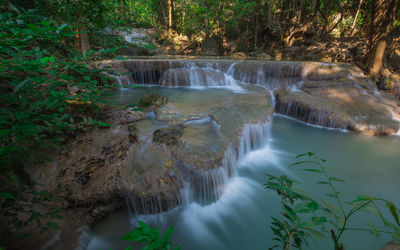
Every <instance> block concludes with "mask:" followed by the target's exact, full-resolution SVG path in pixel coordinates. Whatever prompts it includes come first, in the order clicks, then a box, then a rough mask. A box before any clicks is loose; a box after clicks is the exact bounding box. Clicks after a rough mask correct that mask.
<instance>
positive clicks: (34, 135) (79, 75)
mask: <svg viewBox="0 0 400 250" xmlns="http://www.w3.org/2000/svg"><path fill="white" fill-rule="evenodd" d="M133 28H134V29H138V30H149V31H150V32H151V34H152V40H151V41H149V43H148V44H144V45H143V44H130V43H128V42H127V41H125V39H124V36H123V35H121V34H123V33H124V32H129V30H131V29H133ZM153 55H156V56H171V55H173V56H177V57H178V56H214V57H229V58H233V59H245V58H255V59H260V60H276V61H318V62H327V63H331V62H332V63H335V62H339V63H340V62H344V63H352V64H354V65H356V66H358V67H359V68H360V69H361V70H362V71H363V72H364V73H365V74H366V75H368V76H369V77H370V78H371V79H372V80H373V81H374V82H375V84H376V86H377V87H378V88H379V89H380V90H382V91H383V92H386V93H389V94H392V95H394V96H395V97H396V98H397V99H398V98H399V97H400V1H398V0H307V1H306V0H282V1H277V0H229V1H218V0H197V1H194V0H0V147H1V148H0V175H1V176H0V183H1V184H0V187H1V192H0V211H1V215H0V218H1V225H2V228H1V229H0V232H1V238H0V249H2V248H1V246H9V245H10V242H15V241H16V238H17V237H20V236H21V235H22V236H23V237H25V236H26V237H27V236H28V234H27V232H30V231H32V227H34V228H35V229H34V230H37V231H43V232H45V231H47V230H50V229H58V225H57V224H56V223H53V222H52V219H60V218H61V215H60V213H61V209H60V207H62V201H59V200H58V199H57V195H56V194H55V193H54V192H53V191H54V190H46V188H43V187H42V186H41V184H40V183H36V182H35V181H33V178H31V177H32V173H33V172H34V171H33V170H32V169H35V168H37V167H39V166H41V165H43V164H48V162H49V159H50V158H51V156H52V154H54V153H55V152H62V151H63V150H64V148H65V145H66V144H67V143H68V142H69V141H71V140H74V139H76V138H78V137H79V136H80V135H81V134H83V133H85V132H87V131H90V130H92V129H93V128H98V127H100V128H107V127H110V126H111V125H110V124H108V120H107V119H106V118H107V114H108V112H109V111H110V110H114V111H115V110H117V109H118V108H120V107H114V106H112V105H109V104H105V103H104V100H103V98H102V96H103V94H104V93H105V92H106V91H107V90H110V89H113V88H115V87H116V86H117V83H116V82H115V77H114V75H115V74H116V73H115V72H113V71H112V70H110V69H107V68H99V67H96V65H97V63H98V62H100V61H103V60H111V59H116V58H117V59H120V58H123V57H130V58H132V57H135V56H145V57H146V56H153ZM58 188H59V190H56V193H57V192H65V190H68V187H66V186H63V185H62V184H60V186H59V187H58ZM32 204H38V205H32ZM48 204H51V205H48ZM60 204H61V205H60ZM39 205H40V206H42V207H46V209H39V210H35V208H37V206H39ZM21 214H22V215H21ZM42 220H44V221H45V222H42ZM32 224H34V226H32ZM10 246H11V248H13V247H15V246H13V245H12V244H11V245H10Z"/></svg>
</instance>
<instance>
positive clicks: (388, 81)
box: [378, 70, 400, 98]
mask: <svg viewBox="0 0 400 250" xmlns="http://www.w3.org/2000/svg"><path fill="white" fill-rule="evenodd" d="M378 87H379V88H380V89H382V90H384V91H385V92H387V93H390V94H392V95H394V96H396V97H397V98H400V74H395V73H391V72H390V71H388V70H385V72H384V73H383V76H382V78H381V80H380V82H379V84H378Z"/></svg>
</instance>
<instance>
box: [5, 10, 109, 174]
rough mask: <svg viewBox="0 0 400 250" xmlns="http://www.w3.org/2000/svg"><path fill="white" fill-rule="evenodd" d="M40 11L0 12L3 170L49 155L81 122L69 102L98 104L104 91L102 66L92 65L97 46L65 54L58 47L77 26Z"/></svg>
mask: <svg viewBox="0 0 400 250" xmlns="http://www.w3.org/2000/svg"><path fill="white" fill-rule="evenodd" d="M35 14H36V13H35V11H27V12H24V13H2V14H0V86H1V89H0V100H1V102H0V146H1V148H0V166H1V168H0V172H1V173H4V172H7V171H13V172H14V171H15V170H16V169H23V168H25V167H29V166H33V165H35V164H38V163H40V162H42V161H43V160H45V159H46V152H47V150H48V149H50V148H52V149H53V148H58V147H59V146H60V145H61V143H62V142H63V141H64V140H65V135H66V134H68V133H70V132H71V131H74V130H75V129H76V127H77V123H78V122H79V121H76V120H75V119H74V118H72V117H71V115H70V114H69V113H68V112H67V111H68V107H69V106H71V105H73V104H90V105H94V106H96V104H97V103H98V102H99V101H100V99H99V97H100V96H99V95H100V94H101V92H102V91H101V89H100V88H99V85H100V84H103V81H102V80H104V78H103V77H102V76H101V74H100V73H101V71H100V70H97V69H93V68H90V67H88V66H87V65H88V64H90V62H91V56H93V55H94V52H93V51H91V52H89V53H87V54H84V55H79V54H77V53H75V52H74V51H73V49H71V50H70V51H64V52H63V54H67V55H68V56H65V55H64V56H63V55H62V54H61V53H60V49H59V47H60V46H62V44H66V43H67V42H68V41H69V40H71V39H73V38H74V36H75V33H74V32H73V31H72V28H71V27H69V26H68V25H66V24H61V25H59V24H56V23H53V22H50V21H48V20H46V19H42V20H41V21H35V20H37V18H36V17H35ZM31 21H32V22H31ZM104 87H108V86H107V85H106V86H104Z"/></svg>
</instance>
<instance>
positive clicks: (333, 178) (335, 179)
mask: <svg viewBox="0 0 400 250" xmlns="http://www.w3.org/2000/svg"><path fill="white" fill-rule="evenodd" d="M328 179H329V180H331V181H337V182H346V181H345V180H343V179H339V178H336V177H328Z"/></svg>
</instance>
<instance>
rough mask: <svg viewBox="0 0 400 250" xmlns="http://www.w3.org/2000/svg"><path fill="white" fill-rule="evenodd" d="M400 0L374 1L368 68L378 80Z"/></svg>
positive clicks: (374, 78)
mask: <svg viewBox="0 0 400 250" xmlns="http://www.w3.org/2000/svg"><path fill="white" fill-rule="evenodd" d="M397 1H398V0H376V1H372V19H371V27H370V38H369V50H368V55H367V68H368V71H369V75H370V77H371V78H372V79H373V80H375V81H377V80H379V78H380V74H381V70H382V65H383V59H384V55H385V50H386V45H387V42H388V41H387V39H388V37H389V35H390V32H391V31H392V29H393V21H394V18H395V13H396V7H397Z"/></svg>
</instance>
